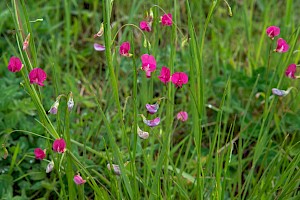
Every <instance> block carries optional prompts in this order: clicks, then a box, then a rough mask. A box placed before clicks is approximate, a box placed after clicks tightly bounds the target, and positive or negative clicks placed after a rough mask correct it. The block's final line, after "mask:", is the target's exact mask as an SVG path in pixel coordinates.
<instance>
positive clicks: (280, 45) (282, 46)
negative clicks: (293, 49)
mask: <svg viewBox="0 0 300 200" xmlns="http://www.w3.org/2000/svg"><path fill="white" fill-rule="evenodd" d="M288 50H289V45H288V44H287V43H286V41H285V40H284V39H282V38H279V39H278V40H277V47H276V49H275V50H274V51H276V52H278V53H285V52H287V51H288Z"/></svg>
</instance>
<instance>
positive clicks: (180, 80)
mask: <svg viewBox="0 0 300 200" xmlns="http://www.w3.org/2000/svg"><path fill="white" fill-rule="evenodd" d="M188 80H189V79H188V76H187V75H186V74H185V73H184V72H175V73H174V74H173V75H172V77H171V81H172V83H174V84H175V85H176V87H180V88H181V87H182V85H183V84H187V82H188Z"/></svg>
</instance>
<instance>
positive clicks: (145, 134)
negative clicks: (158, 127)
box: [137, 126, 149, 140]
mask: <svg viewBox="0 0 300 200" xmlns="http://www.w3.org/2000/svg"><path fill="white" fill-rule="evenodd" d="M137 133H138V136H139V137H140V138H142V139H144V140H145V139H147V138H148V137H149V133H148V132H146V131H143V130H141V129H140V127H139V126H138V127H137Z"/></svg>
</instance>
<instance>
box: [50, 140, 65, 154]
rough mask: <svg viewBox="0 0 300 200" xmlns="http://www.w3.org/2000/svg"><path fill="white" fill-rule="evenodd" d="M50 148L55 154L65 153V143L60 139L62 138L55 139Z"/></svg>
mask: <svg viewBox="0 0 300 200" xmlns="http://www.w3.org/2000/svg"><path fill="white" fill-rule="evenodd" d="M52 148H53V150H54V151H56V152H57V153H64V152H65V151H66V142H65V140H64V139H62V138H60V139H56V140H55V141H54V142H53V145H52Z"/></svg>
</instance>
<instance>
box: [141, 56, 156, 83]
mask: <svg viewBox="0 0 300 200" xmlns="http://www.w3.org/2000/svg"><path fill="white" fill-rule="evenodd" d="M141 60H142V70H144V71H145V72H146V76H147V78H150V77H151V72H154V71H155V70H156V60H155V58H154V57H153V56H151V55H149V54H144V55H142V56H141Z"/></svg>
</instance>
